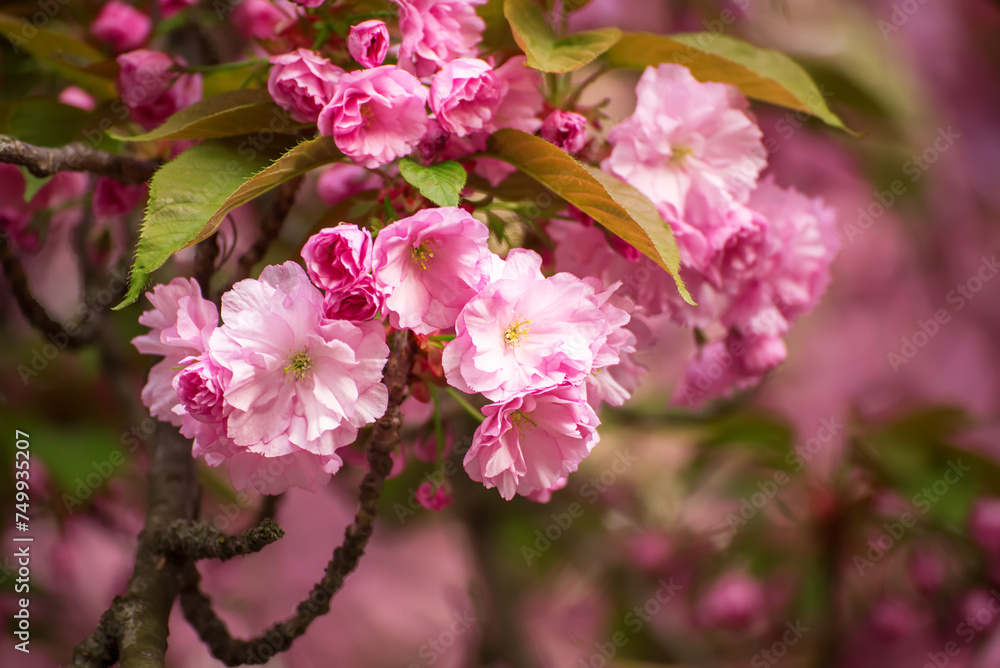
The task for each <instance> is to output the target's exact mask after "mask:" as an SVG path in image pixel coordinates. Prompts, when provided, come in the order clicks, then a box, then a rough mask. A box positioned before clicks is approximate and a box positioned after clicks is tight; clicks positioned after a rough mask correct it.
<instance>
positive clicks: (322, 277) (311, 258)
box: [302, 224, 372, 292]
mask: <svg viewBox="0 0 1000 668" xmlns="http://www.w3.org/2000/svg"><path fill="white" fill-rule="evenodd" d="M302 259H303V260H305V263H306V272H307V273H308V274H309V278H311V279H312V281H313V283H315V284H316V286H317V287H320V288H322V289H323V290H329V291H334V292H336V291H339V290H344V289H347V288H350V287H351V286H352V285H354V284H355V283H357V282H359V281H361V280H363V279H364V278H365V277H367V276H368V275H369V274H370V273H371V266H372V235H371V233H370V232H369V231H368V230H364V229H361V228H360V227H358V226H357V225H346V224H345V225H337V226H336V227H327V228H325V229H322V230H320V231H319V232H317V233H316V234H314V235H312V236H311V237H309V239H308V240H307V241H306V243H305V245H304V246H303V247H302Z"/></svg>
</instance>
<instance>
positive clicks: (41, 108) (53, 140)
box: [4, 98, 90, 147]
mask: <svg viewBox="0 0 1000 668" xmlns="http://www.w3.org/2000/svg"><path fill="white" fill-rule="evenodd" d="M4 106H9V110H8V111H7V113H6V114H5V116H6V118H5V123H4V132H5V133H6V134H9V135H11V136H12V137H16V138H17V139H20V140H21V141H23V142H27V143H29V144H35V145H36V146H46V147H56V146H64V145H66V144H69V143H70V142H72V141H73V140H74V139H75V138H76V136H77V134H78V133H79V132H80V130H81V129H83V126H84V124H85V123H86V122H87V119H88V118H90V112H88V111H86V110H84V109H80V108H78V107H73V106H70V105H66V104H62V103H61V102H58V101H57V100H56V99H55V98H28V99H26V100H21V101H20V102H15V103H12V104H10V105H4Z"/></svg>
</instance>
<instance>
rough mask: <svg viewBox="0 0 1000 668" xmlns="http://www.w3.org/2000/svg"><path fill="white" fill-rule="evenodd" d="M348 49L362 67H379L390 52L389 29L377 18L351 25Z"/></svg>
mask: <svg viewBox="0 0 1000 668" xmlns="http://www.w3.org/2000/svg"><path fill="white" fill-rule="evenodd" d="M347 50H348V51H349V52H350V54H351V58H354V60H355V61H357V63H358V64H359V65H361V67H378V66H379V65H381V64H382V63H383V61H385V54H387V53H388V52H389V29H388V28H386V27H385V23H383V22H382V21H378V20H375V19H372V20H371V21H364V22H362V23H359V24H358V25H356V26H351V32H350V34H348V36H347Z"/></svg>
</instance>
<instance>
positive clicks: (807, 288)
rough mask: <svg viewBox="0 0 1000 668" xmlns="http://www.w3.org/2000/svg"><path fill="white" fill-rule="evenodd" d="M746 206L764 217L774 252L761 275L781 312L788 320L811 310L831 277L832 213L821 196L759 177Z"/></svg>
mask: <svg viewBox="0 0 1000 668" xmlns="http://www.w3.org/2000/svg"><path fill="white" fill-rule="evenodd" d="M750 206H751V208H753V209H754V210H756V211H759V212H760V213H761V214H762V215H763V216H764V217H765V218H767V222H768V225H769V226H770V229H771V234H772V235H773V236H774V238H775V240H776V253H777V257H776V258H775V259H774V264H773V267H772V268H771V269H770V271H769V272H768V274H767V276H766V278H765V279H764V280H765V281H766V282H767V283H768V284H769V285H770V286H771V288H772V290H773V292H774V300H775V303H776V304H778V305H779V306H780V309H781V312H782V315H784V316H785V318H786V319H788V320H792V319H793V318H796V317H799V316H801V315H803V314H805V313H808V312H810V311H811V310H812V309H813V308H814V307H815V306H816V304H817V303H818V302H819V299H820V297H822V296H823V292H824V291H825V290H826V287H827V285H828V284H829V283H830V265H831V263H832V262H833V259H834V258H835V257H836V255H837V252H838V251H839V250H840V237H839V236H838V234H837V228H836V213H835V212H834V210H833V209H832V208H830V207H829V206H828V205H827V204H826V203H825V202H823V200H822V199H820V198H810V197H806V196H805V195H803V194H802V193H800V192H798V191H797V190H795V189H794V188H781V187H780V186H778V185H777V184H776V183H775V182H774V179H773V178H770V177H768V178H766V179H763V180H761V182H760V185H759V186H758V187H757V189H756V190H755V191H754V193H753V195H752V196H751V198H750Z"/></svg>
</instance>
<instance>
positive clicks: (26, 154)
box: [0, 135, 160, 183]
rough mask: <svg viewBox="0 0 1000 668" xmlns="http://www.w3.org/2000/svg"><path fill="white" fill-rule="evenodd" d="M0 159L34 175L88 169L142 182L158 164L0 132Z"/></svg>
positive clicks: (118, 178) (86, 170)
mask: <svg viewBox="0 0 1000 668" xmlns="http://www.w3.org/2000/svg"><path fill="white" fill-rule="evenodd" d="M0 162H8V163H11V164H14V165H21V166H22V167H26V168H27V169H28V171H29V172H31V173H32V174H34V175H35V176H38V177H45V176H52V175H53V174H55V173H56V172H91V173H93V174H97V175H99V176H107V177H110V178H112V179H115V180H116V181H121V182H122V183H145V182H146V181H148V180H149V178H150V177H151V176H152V175H153V172H155V171H156V170H157V169H158V168H159V166H160V165H159V163H157V162H152V161H148V160H133V159H132V158H126V157H124V156H120V155H115V154H114V153H107V152H105V151H98V150H97V149H94V148H91V147H89V146H86V145H84V144H80V143H76V144H67V145H66V146H61V147H59V148H46V147H44V146H35V145H34V144H27V143H25V142H23V141H20V140H19V139H14V138H13V137H11V136H9V135H0Z"/></svg>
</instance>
